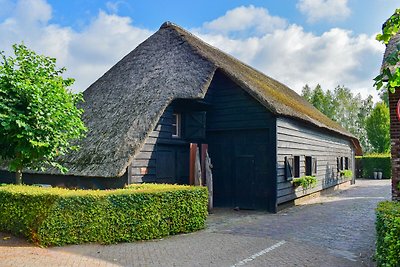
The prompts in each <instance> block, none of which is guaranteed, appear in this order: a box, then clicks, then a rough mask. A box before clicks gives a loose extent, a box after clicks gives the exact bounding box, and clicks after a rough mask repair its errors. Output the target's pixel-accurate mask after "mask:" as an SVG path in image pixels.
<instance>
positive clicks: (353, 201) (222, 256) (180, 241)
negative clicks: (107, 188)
mask: <svg viewBox="0 0 400 267" xmlns="http://www.w3.org/2000/svg"><path fill="white" fill-rule="evenodd" d="M389 198H390V181H388V180H357V183H356V185H354V186H352V187H350V188H349V189H347V190H341V191H338V192H337V193H335V194H332V195H327V196H324V197H320V198H317V199H313V200H310V201H308V202H306V203H304V204H302V205H301V206H296V207H292V208H289V209H286V210H283V211H281V212H279V213H278V214H268V213H265V212H254V211H231V210H225V209H217V210H215V212H214V213H213V214H211V215H210V216H209V219H208V227H207V229H205V230H203V231H199V232H196V233H191V234H185V235H177V236H172V237H168V238H165V239H161V240H154V241H146V242H136V243H123V244H116V245H108V246H103V245H98V244H87V245H74V246H65V247H53V248H46V249H44V248H39V247H35V246H33V245H32V244H29V243H27V242H26V241H24V240H23V239H20V238H17V237H13V236H10V235H7V234H5V233H0V266H332V267H333V266H374V263H373V261H372V260H371V256H372V254H373V250H374V242H375V236H374V234H375V229H374V221H375V216H374V208H375V207H376V203H377V202H379V201H382V200H384V199H389ZM5 237H10V238H9V239H8V238H6V239H4V238H5Z"/></svg>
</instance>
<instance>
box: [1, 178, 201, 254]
mask: <svg viewBox="0 0 400 267" xmlns="http://www.w3.org/2000/svg"><path fill="white" fill-rule="evenodd" d="M207 201H208V194H207V188H205V187H191V186H178V185H150V184H148V185H138V186H129V187H127V188H125V189H116V190H103V191H100V190H68V189H61V188H42V187H35V186H26V185H6V186H1V187H0V231H7V232H11V233H13V234H17V235H23V236H25V237H27V238H28V239H29V240H31V241H33V242H35V243H37V244H39V245H41V246H50V245H58V246H59V245H64V244H79V243H84V242H99V243H102V244H110V243H116V242H131V241H134V240H144V239H153V238H161V237H163V236H166V235H169V234H177V233H186V232H191V231H195V230H198V229H202V228H203V227H204V224H205V220H206V217H207Z"/></svg>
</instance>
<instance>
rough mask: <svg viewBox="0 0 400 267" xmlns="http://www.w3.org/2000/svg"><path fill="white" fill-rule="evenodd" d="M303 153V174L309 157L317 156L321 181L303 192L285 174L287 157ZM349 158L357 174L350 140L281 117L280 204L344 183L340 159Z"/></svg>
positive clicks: (278, 145)
mask: <svg viewBox="0 0 400 267" xmlns="http://www.w3.org/2000/svg"><path fill="white" fill-rule="evenodd" d="M291 156H300V176H303V175H305V156H312V157H315V158H316V159H317V175H316V178H317V180H318V184H317V186H316V187H315V188H312V189H308V190H306V191H303V190H302V189H301V188H298V189H296V190H295V189H294V188H293V186H292V185H291V183H290V182H289V181H287V180H286V177H285V169H284V166H285V165H284V164H285V162H284V160H285V157H291ZM338 157H348V158H349V160H350V166H349V167H350V169H351V170H352V171H353V173H354V148H353V146H352V144H351V143H350V141H349V140H348V139H346V138H344V137H343V138H341V137H340V136H337V135H332V134H330V133H324V132H321V131H318V130H316V129H313V128H311V127H309V126H306V125H304V124H302V123H299V122H295V121H293V120H292V119H288V118H278V119H277V169H278V196H277V197H278V204H281V203H284V202H287V201H290V200H293V199H295V198H298V197H301V196H304V195H306V194H310V193H313V192H316V191H319V190H322V189H325V188H328V187H331V186H335V185H337V184H339V183H341V182H344V180H343V179H341V178H340V177H339V176H338V173H337V158H338Z"/></svg>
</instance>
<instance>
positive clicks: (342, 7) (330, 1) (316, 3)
mask: <svg viewBox="0 0 400 267" xmlns="http://www.w3.org/2000/svg"><path fill="white" fill-rule="evenodd" d="M347 2H348V0H299V1H298V3H297V8H298V9H299V10H300V11H301V12H302V13H303V14H305V15H306V16H307V17H308V22H311V23H312V22H317V21H320V20H324V19H327V20H329V21H339V20H343V19H345V18H347V17H348V16H349V15H350V14H351V10H350V8H349V7H348V5H347V4H348V3H347Z"/></svg>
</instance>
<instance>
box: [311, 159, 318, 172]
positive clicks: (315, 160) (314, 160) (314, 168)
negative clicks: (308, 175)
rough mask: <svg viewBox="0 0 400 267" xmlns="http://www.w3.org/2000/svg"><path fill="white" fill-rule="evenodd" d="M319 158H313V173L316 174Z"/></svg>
mask: <svg viewBox="0 0 400 267" xmlns="http://www.w3.org/2000/svg"><path fill="white" fill-rule="evenodd" d="M317 169H318V167H317V159H316V158H312V174H313V175H316V174H317Z"/></svg>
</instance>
